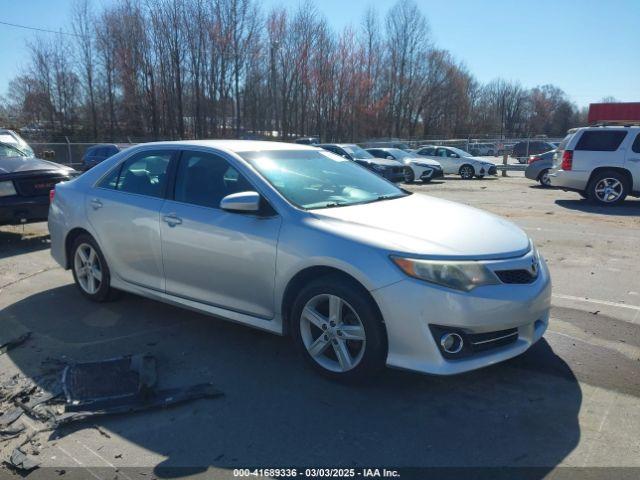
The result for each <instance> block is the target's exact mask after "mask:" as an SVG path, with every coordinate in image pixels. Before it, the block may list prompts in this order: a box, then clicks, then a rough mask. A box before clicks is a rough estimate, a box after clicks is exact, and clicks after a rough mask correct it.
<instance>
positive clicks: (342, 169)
mask: <svg viewBox="0 0 640 480" xmlns="http://www.w3.org/2000/svg"><path fill="white" fill-rule="evenodd" d="M240 156H241V157H242V158H244V159H245V160H247V161H248V162H249V163H250V164H251V165H252V166H253V167H254V168H255V169H256V170H257V171H258V172H259V173H260V174H261V175H262V176H263V177H264V178H265V179H266V180H267V181H268V182H269V183H270V184H271V185H273V187H274V188H275V189H276V190H278V191H279V192H280V193H281V194H282V195H283V196H284V197H285V198H286V199H287V200H288V201H289V202H291V203H293V204H294V205H296V206H298V207H301V208H305V209H308V210H313V209H318V208H330V207H343V206H348V205H355V204H360V203H370V202H376V201H381V200H388V199H392V198H399V197H404V196H406V195H408V193H405V192H404V191H402V190H400V189H399V188H398V187H396V186H395V185H393V184H392V183H390V182H387V181H386V180H384V179H383V178H382V177H379V176H378V175H376V174H375V173H372V172H371V171H369V170H367V169H365V168H364V167H361V166H360V165H358V164H357V163H355V162H353V161H351V160H347V159H345V158H342V157H340V156H338V155H335V154H333V153H331V152H326V151H316V150H273V151H263V152H243V153H240Z"/></svg>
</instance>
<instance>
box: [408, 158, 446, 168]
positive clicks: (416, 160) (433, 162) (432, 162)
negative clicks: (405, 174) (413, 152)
mask: <svg viewBox="0 0 640 480" xmlns="http://www.w3.org/2000/svg"><path fill="white" fill-rule="evenodd" d="M406 161H407V163H409V162H412V163H423V164H425V165H432V166H434V167H440V166H441V165H440V162H438V161H436V160H431V159H430V158H423V157H413V158H411V157H407V158H406Z"/></svg>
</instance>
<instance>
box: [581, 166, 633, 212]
mask: <svg viewBox="0 0 640 480" xmlns="http://www.w3.org/2000/svg"><path fill="white" fill-rule="evenodd" d="M628 190H629V187H627V178H626V177H625V176H624V175H622V174H621V173H619V172H616V171H615V170H605V171H603V172H599V173H597V174H596V175H594V176H593V178H592V179H591V181H590V182H589V186H588V187H587V195H588V199H589V201H591V202H593V203H595V204H597V205H607V206H609V205H619V204H620V203H622V202H623V201H624V199H625V198H626V196H627V193H628Z"/></svg>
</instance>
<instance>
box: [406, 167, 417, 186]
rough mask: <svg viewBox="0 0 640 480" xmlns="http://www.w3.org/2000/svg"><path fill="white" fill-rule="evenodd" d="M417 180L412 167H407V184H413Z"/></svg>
mask: <svg viewBox="0 0 640 480" xmlns="http://www.w3.org/2000/svg"><path fill="white" fill-rule="evenodd" d="M414 180H415V175H414V174H413V170H412V169H411V167H406V168H405V169H404V181H405V182H406V183H411V182H413V181H414Z"/></svg>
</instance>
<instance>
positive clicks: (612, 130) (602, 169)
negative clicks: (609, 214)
mask: <svg viewBox="0 0 640 480" xmlns="http://www.w3.org/2000/svg"><path fill="white" fill-rule="evenodd" d="M549 177H550V180H551V185H552V186H553V187H559V188H561V189H563V190H570V191H575V192H578V193H579V194H580V195H582V196H583V197H584V198H587V199H589V200H591V201H592V202H594V203H597V204H601V205H616V204H619V203H621V202H622V201H624V199H625V198H626V197H627V195H631V196H635V197H637V196H640V124H639V125H634V126H606V127H582V128H577V129H575V130H570V131H569V134H568V135H567V136H566V137H565V138H564V140H562V142H561V143H560V146H559V147H558V150H557V152H556V154H555V157H554V164H553V170H552V171H551V173H550V174H549Z"/></svg>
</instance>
